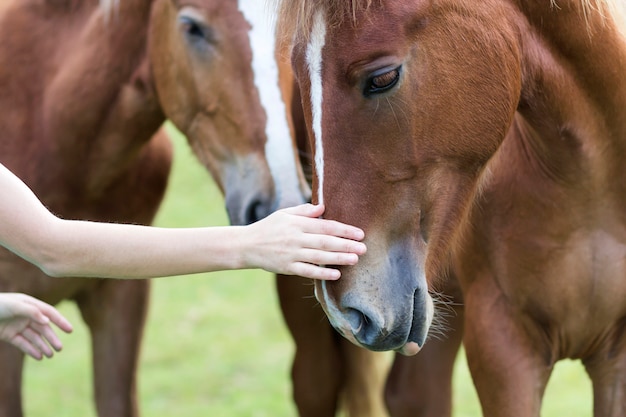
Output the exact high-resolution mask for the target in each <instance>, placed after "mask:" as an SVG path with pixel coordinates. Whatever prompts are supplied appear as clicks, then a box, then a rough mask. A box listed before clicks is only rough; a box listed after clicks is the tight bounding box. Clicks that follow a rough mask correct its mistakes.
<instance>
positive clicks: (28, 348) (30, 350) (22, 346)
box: [11, 334, 43, 361]
mask: <svg viewBox="0 0 626 417" xmlns="http://www.w3.org/2000/svg"><path fill="white" fill-rule="evenodd" d="M11 344H12V345H13V346H15V347H16V348H18V349H19V350H21V351H22V352H24V353H25V354H27V355H28V356H30V357H32V358H33V359H37V360H38V361H39V360H41V359H42V358H43V355H42V354H41V352H40V351H39V350H38V349H36V348H35V346H33V345H32V344H31V343H30V342H29V341H28V340H27V339H26V338H24V336H22V335H21V334H18V335H16V336H15V337H13V339H11Z"/></svg>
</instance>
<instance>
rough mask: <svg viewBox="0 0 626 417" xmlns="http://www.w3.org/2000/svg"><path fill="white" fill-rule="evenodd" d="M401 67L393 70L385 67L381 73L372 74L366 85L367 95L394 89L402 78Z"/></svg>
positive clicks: (365, 92)
mask: <svg viewBox="0 0 626 417" xmlns="http://www.w3.org/2000/svg"><path fill="white" fill-rule="evenodd" d="M401 68H402V67H401V66H400V67H396V68H394V69H392V70H387V69H385V70H383V71H381V72H379V73H374V74H372V75H371V77H370V78H369V79H368V80H367V83H366V85H365V91H364V94H365V96H368V97H369V96H371V95H374V94H380V93H384V92H385V91H388V90H390V89H392V88H393V87H394V86H395V85H396V84H397V83H398V80H399V79H400V69H401Z"/></svg>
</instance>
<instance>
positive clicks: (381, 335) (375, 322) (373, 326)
mask: <svg viewBox="0 0 626 417" xmlns="http://www.w3.org/2000/svg"><path fill="white" fill-rule="evenodd" d="M344 318H345V319H346V320H347V322H348V323H349V324H350V327H351V330H352V334H353V335H354V337H355V338H356V340H358V342H359V343H361V344H362V345H364V346H367V347H368V348H373V347H374V346H376V345H377V344H378V343H380V342H381V341H382V340H384V339H385V338H386V337H387V333H388V331H387V330H386V329H385V327H384V322H383V321H382V320H381V318H378V319H377V316H376V315H373V314H367V313H366V312H365V311H363V310H358V309H355V308H348V309H346V310H345V311H344Z"/></svg>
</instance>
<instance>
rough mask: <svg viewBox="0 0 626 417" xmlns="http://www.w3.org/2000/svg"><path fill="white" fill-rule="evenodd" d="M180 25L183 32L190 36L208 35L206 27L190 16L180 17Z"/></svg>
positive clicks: (201, 36) (200, 36)
mask: <svg viewBox="0 0 626 417" xmlns="http://www.w3.org/2000/svg"><path fill="white" fill-rule="evenodd" d="M180 26H181V28H182V30H183V32H184V33H185V34H186V35H188V36H189V37H190V38H202V39H204V38H205V37H206V35H205V30H204V28H203V27H202V26H201V25H200V24H199V23H197V22H196V21H194V20H193V19H191V18H189V17H186V16H182V17H181V18H180Z"/></svg>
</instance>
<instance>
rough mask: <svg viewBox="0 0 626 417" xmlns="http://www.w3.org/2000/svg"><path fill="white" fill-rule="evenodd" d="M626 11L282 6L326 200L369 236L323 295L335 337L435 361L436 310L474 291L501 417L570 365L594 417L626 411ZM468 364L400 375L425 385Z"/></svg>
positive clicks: (471, 337)
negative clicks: (441, 297)
mask: <svg viewBox="0 0 626 417" xmlns="http://www.w3.org/2000/svg"><path fill="white" fill-rule="evenodd" d="M621 6H623V5H622V3H621V2H613V1H610V0H563V1H561V2H554V1H550V2H548V1H538V0H525V1H517V0H516V1H513V0H487V1H483V2H473V1H463V0H432V1H420V0H353V1H348V2H346V1H338V0H320V1H305V0H293V1H284V2H282V5H281V9H280V20H281V24H282V25H284V27H285V31H286V33H288V34H289V36H290V39H293V52H292V64H293V67H294V71H295V75H296V77H297V79H298V84H299V87H300V90H301V93H302V97H303V99H302V105H303V110H304V116H305V120H306V126H307V131H308V134H309V137H310V138H311V140H312V144H311V146H312V148H313V152H314V168H315V169H314V181H313V196H314V199H316V200H317V201H318V202H323V203H324V204H325V205H326V208H327V210H326V216H327V217H329V218H333V219H337V220H340V221H344V222H347V223H351V224H355V225H357V226H360V227H362V228H363V229H364V230H365V232H366V240H365V241H366V243H367V245H368V253H367V254H366V255H365V256H363V257H362V258H361V261H360V262H359V264H358V265H356V266H354V267H346V268H343V269H342V279H341V280H339V281H337V282H332V283H331V282H316V284H315V286H316V296H317V298H318V299H319V301H320V303H321V305H322V307H323V308H324V310H325V312H326V314H327V316H328V318H329V320H330V322H331V323H332V325H333V326H334V327H335V328H336V329H337V330H338V332H340V333H341V334H343V335H344V336H345V337H346V338H347V339H349V340H351V341H352V342H354V343H355V344H357V345H359V346H363V347H366V348H368V349H371V350H381V351H382V350H394V351H397V352H400V353H402V354H404V355H413V354H416V353H418V352H419V351H422V352H421V353H420V354H419V355H418V356H417V357H416V358H418V357H420V356H424V355H426V356H425V358H431V357H433V355H437V352H433V351H432V350H430V351H429V346H430V345H431V344H432V341H429V342H428V344H426V345H425V344H424V343H425V342H426V338H427V336H428V334H429V331H430V330H431V326H432V323H433V319H434V318H435V323H436V322H437V320H436V317H435V316H436V313H437V311H438V310H439V309H437V310H436V309H435V304H436V303H435V301H433V300H434V299H437V298H438V297H437V296H436V294H437V293H438V292H444V293H449V292H450V291H458V289H459V288H460V290H461V293H462V301H463V304H464V306H463V307H464V308H463V310H464V312H463V314H464V316H463V315H462V316H461V317H462V321H461V320H456V322H457V323H454V324H453V326H454V327H455V328H456V330H457V332H458V333H460V332H461V331H463V342H464V345H465V348H466V351H467V357H468V363H469V366H470V371H471V373H472V377H473V380H474V383H475V386H476V389H477V392H478V395H479V398H480V401H481V406H482V408H483V412H484V414H485V415H487V416H538V415H539V413H540V409H541V402H542V396H543V393H544V390H545V387H546V384H547V381H548V378H549V376H550V373H551V371H552V369H553V366H554V364H555V363H556V362H557V361H558V360H561V359H565V358H572V359H580V360H581V361H582V362H583V364H584V365H585V367H586V369H587V372H588V374H589V376H590V378H591V380H592V384H593V391H594V415H596V416H623V415H625V414H626V392H625V389H626V373H625V372H624V370H623V369H624V367H625V366H626V340H625V336H624V335H625V325H626V302H625V301H624V300H625V299H626V281H625V280H624V277H625V275H626V215H625V214H624V207H626V182H625V181H623V180H622V178H623V174H622V173H621V169H620V167H621V166H622V165H623V164H624V162H626V115H625V114H624V109H626V81H625V80H624V77H623V72H624V68H626V38H625V37H624V30H623V24H622V18H621V12H622V11H621V10H619V9H620V7H621ZM453 295H456V294H453ZM456 297H457V301H461V299H460V298H459V297H460V296H459V295H456ZM445 344H446V345H448V347H450V346H452V347H454V346H453V345H454V343H451V341H448V342H446V343H445ZM449 350H454V349H452V348H449ZM453 357H454V355H448V357H447V358H446V357H444V358H440V359H441V360H440V362H439V363H434V360H433V361H426V360H424V361H422V363H421V364H419V365H416V364H417V362H415V363H409V364H410V365H411V366H412V368H411V371H410V372H409V371H407V368H405V369H404V371H406V372H404V375H405V376H406V375H407V374H408V375H410V376H411V378H413V379H414V380H422V381H421V382H420V387H422V386H424V385H426V384H427V383H428V378H429V377H430V375H432V372H431V371H432V369H433V368H437V367H451V364H450V362H451V358H453ZM424 362H428V363H424ZM426 365H431V366H426ZM398 369H402V367H400V368H396V370H398ZM422 371H423V372H422ZM419 372H421V373H419ZM392 375H393V372H392ZM396 375H399V374H396ZM405 386H406V384H405ZM423 394H424V391H420V390H416V391H415V395H416V396H417V395H423ZM447 413H448V414H449V411H448V412H447ZM392 414H393V412H392ZM439 415H445V414H439Z"/></svg>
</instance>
